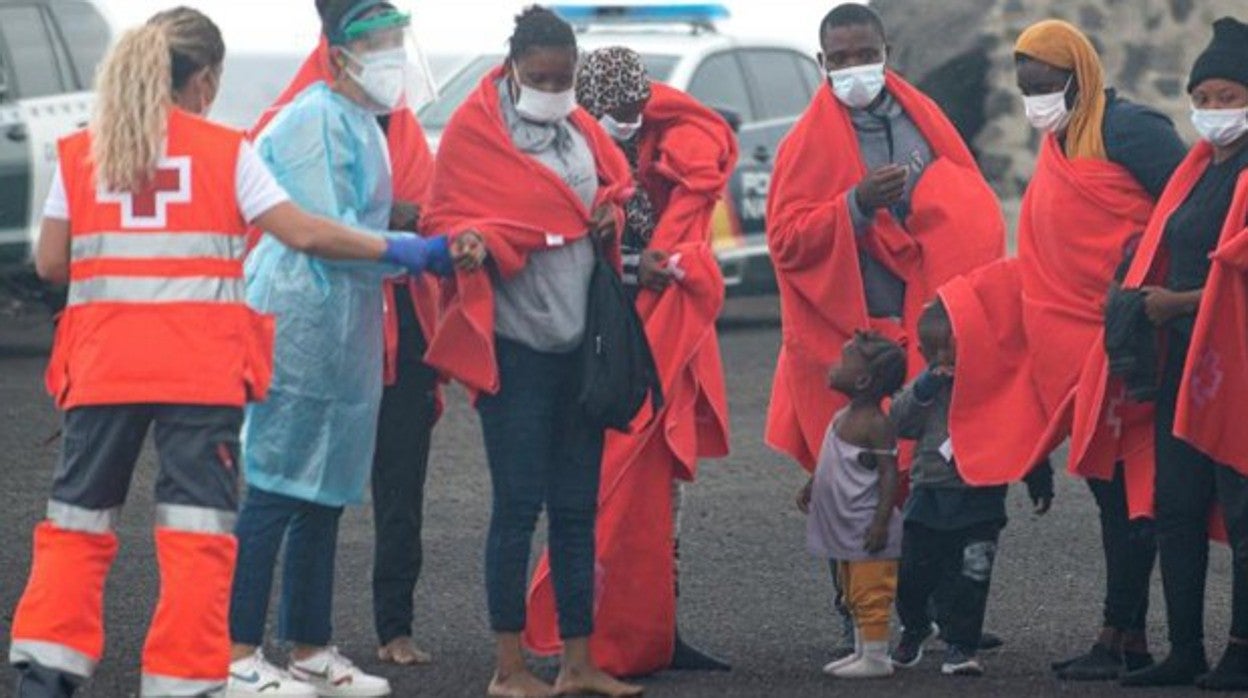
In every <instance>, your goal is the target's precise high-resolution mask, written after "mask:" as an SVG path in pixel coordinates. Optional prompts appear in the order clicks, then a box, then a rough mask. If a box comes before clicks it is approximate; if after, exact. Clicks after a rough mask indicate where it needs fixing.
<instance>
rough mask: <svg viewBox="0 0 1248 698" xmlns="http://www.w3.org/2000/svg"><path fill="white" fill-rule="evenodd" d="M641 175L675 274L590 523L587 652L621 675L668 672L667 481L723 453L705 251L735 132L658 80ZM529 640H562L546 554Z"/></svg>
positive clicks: (651, 308) (547, 650) (552, 643)
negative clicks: (630, 425) (593, 564)
mask: <svg viewBox="0 0 1248 698" xmlns="http://www.w3.org/2000/svg"><path fill="white" fill-rule="evenodd" d="M644 119H645V123H646V127H645V128H644V129H643V130H642V132H641V136H640V137H641V141H640V148H639V155H640V157H639V164H638V179H639V180H640V182H641V185H642V186H643V187H645V190H646V192H647V194H648V195H649V196H650V198H651V201H652V203H653V204H654V205H655V210H657V211H659V212H661V215H660V217H659V220H658V225H657V227H656V229H655V232H654V237H653V238H652V240H651V243H650V247H651V248H653V249H656V250H662V251H664V252H667V253H669V254H671V255H673V259H674V260H675V261H674V262H673V264H674V268H675V269H676V270H678V271H677V273H678V274H679V280H678V281H677V282H676V283H675V284H674V285H673V286H671V287H670V288H669V289H668V290H667V291H665V292H664V293H662V294H656V293H653V292H651V291H642V293H641V294H640V295H639V296H638V299H637V310H638V312H639V314H640V315H641V318H642V320H643V321H644V323H645V327H646V335H647V336H648V337H649V339H650V346H651V348H652V350H653V351H654V356H655V362H656V364H657V365H658V369H659V376H660V379H661V380H662V383H663V395H664V398H665V404H664V406H663V408H662V412H661V413H660V414H659V415H658V417H657V419H655V420H653V421H650V416H651V415H649V414H645V413H644V411H643V414H642V415H639V417H638V421H637V424H638V425H642V424H646V425H647V426H645V427H638V428H637V430H636V431H635V432H634V433H631V434H620V433H616V432H611V433H608V435H607V441H606V446H605V449H604V453H603V465H602V484H601V488H600V492H599V510H598V524H597V532H596V538H597V563H598V565H597V574H598V579H597V593H596V595H595V602H596V607H595V615H594V635H593V637H592V638H591V639H590V650H591V652H592V653H593V657H594V661H595V662H596V663H597V664H598V665H599V666H600V667H602V668H603V669H604V670H606V671H608V672H610V673H612V674H616V675H621V676H635V675H641V674H648V673H651V672H654V671H657V670H659V669H663V668H666V667H667V666H668V665H669V664H670V663H671V659H672V651H673V640H674V638H675V634H676V599H675V569H674V559H673V555H674V551H673V548H672V535H673V521H672V487H673V480H674V479H677V478H678V479H681V480H693V479H694V476H695V475H696V472H697V462H698V459H699V458H716V457H722V456H725V455H727V454H728V400H727V395H726V393H725V389H724V376H723V367H722V365H721V363H720V355H719V340H718V338H717V337H716V334H715V319H716V318H717V317H718V316H719V311H720V308H721V307H722V306H723V300H724V281H723V276H722V275H721V273H720V270H719V265H718V263H717V262H716V260H715V256H714V254H712V252H711V245H710V227H711V214H712V212H713V210H714V207H715V203H716V201H717V200H718V199H719V198H720V197H721V196H722V194H723V191H724V188H725V187H726V186H727V183H728V178H729V176H731V174H732V171H733V167H734V166H735V164H736V160H737V146H736V138H735V136H734V135H733V133H732V130H731V128H730V127H729V126H728V124H727V123H725V122H724V121H723V119H721V118H720V117H719V116H718V115H717V114H715V113H714V112H712V111H710V110H709V109H707V108H705V107H703V106H702V105H700V104H699V103H697V102H696V101H695V100H694V99H693V98H691V97H689V96H687V95H685V94H684V93H682V92H679V91H677V90H674V89H672V88H670V87H666V86H664V85H661V84H657V83H656V84H654V85H653V92H652V96H651V99H650V101H649V103H648V104H647V106H646V109H645V112H644ZM524 639H525V642H526V644H527V645H528V646H529V647H530V648H531V649H533V650H534V651H536V652H539V653H542V654H553V653H555V652H558V651H559V650H560V648H561V643H560V640H559V629H558V623H557V620H556V613H555V598H554V590H553V586H552V584H551V579H550V562H549V558H548V557H547V556H545V555H543V556H542V559H541V561H540V562H539V563H538V567H537V572H536V574H535V575H534V579H533V585H532V587H531V589H530V593H529V613H528V623H527V625H526V628H525V634H524Z"/></svg>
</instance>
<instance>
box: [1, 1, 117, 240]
mask: <svg viewBox="0 0 1248 698" xmlns="http://www.w3.org/2000/svg"><path fill="white" fill-rule="evenodd" d="M109 38H110V37H109V30H108V26H107V24H106V23H105V22H104V20H103V18H102V17H100V15H99V14H98V12H97V11H96V10H95V8H94V7H92V6H91V5H90V4H88V3H86V2H81V1H78V0H61V1H60V2H54V3H33V2H32V3H21V2H17V3H6V4H3V5H0V39H2V40H3V43H4V45H5V47H6V54H7V55H6V58H7V60H8V62H9V64H10V66H11V72H12V73H13V80H14V83H13V84H14V87H15V89H14V93H15V95H16V97H17V107H18V109H19V111H20V113H21V118H22V120H23V127H24V129H25V141H26V145H27V149H28V158H29V163H30V164H29V184H28V185H27V186H28V196H27V203H26V211H27V216H26V218H27V222H26V225H25V226H24V231H23V232H24V240H25V241H26V243H27V245H28V246H29V248H30V249H33V246H34V241H35V239H36V236H37V235H38V219H39V216H38V215H37V214H38V213H39V211H40V210H41V209H42V207H43V201H44V199H45V198H47V193H48V188H49V186H50V185H51V182H52V174H53V172H54V171H55V169H56V159H57V155H56V142H57V140H58V139H60V138H61V137H62V136H65V135H67V134H69V133H71V132H73V131H75V130H77V129H79V128H82V127H84V126H86V125H87V122H88V120H89V119H90V113H91V104H92V96H91V93H90V92H89V87H90V81H91V79H92V78H93V76H94V71H95V65H96V64H97V63H98V62H99V59H100V57H101V56H102V54H103V51H104V49H105V48H106V46H107V44H108V41H109ZM31 214H34V215H31Z"/></svg>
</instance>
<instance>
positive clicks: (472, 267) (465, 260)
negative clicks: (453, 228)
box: [451, 230, 487, 271]
mask: <svg viewBox="0 0 1248 698" xmlns="http://www.w3.org/2000/svg"><path fill="white" fill-rule="evenodd" d="M486 254H487V250H486V248H485V241H484V240H482V239H481V234H480V233H478V232H477V231H475V230H466V231H464V232H462V233H460V234H459V235H456V236H455V240H454V241H453V242H452V243H451V259H452V260H454V261H455V268H456V269H458V270H460V271H476V270H477V269H480V268H481V265H482V264H484V263H485V257H486Z"/></svg>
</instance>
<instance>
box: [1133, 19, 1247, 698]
mask: <svg viewBox="0 0 1248 698" xmlns="http://www.w3.org/2000/svg"><path fill="white" fill-rule="evenodd" d="M1213 29H1214V36H1213V41H1212V42H1211V43H1210V44H1209V47H1208V48H1207V49H1205V51H1204V53H1202V54H1201V55H1200V57H1199V58H1197V59H1196V64H1195V66H1194V67H1193V68H1192V75H1191V80H1190V82H1189V83H1188V86H1187V88H1188V93H1189V94H1190V95H1191V98H1192V123H1193V125H1194V126H1195V127H1196V130H1197V131H1198V132H1200V135H1201V141H1200V142H1199V143H1197V144H1196V146H1195V147H1194V148H1193V149H1192V151H1191V153H1189V155H1188V157H1187V159H1186V160H1185V161H1184V162H1183V164H1182V165H1180V166H1179V168H1178V170H1176V171H1175V173H1174V175H1173V177H1172V178H1171V180H1170V184H1169V186H1168V187H1167V188H1166V190H1165V192H1163V193H1162V195H1161V199H1160V201H1159V202H1158V205H1157V208H1156V209H1155V211H1154V214H1153V218H1152V220H1151V221H1150V223H1149V226H1148V230H1147V232H1146V233H1145V238H1144V242H1143V243H1141V245H1140V252H1139V254H1138V255H1137V258H1136V260H1135V262H1134V264H1133V265H1132V270H1131V272H1130V273H1128V276H1127V283H1128V285H1133V284H1134V285H1138V286H1139V287H1140V289H1141V290H1142V291H1143V293H1144V294H1145V307H1146V310H1147V312H1148V317H1149V319H1150V320H1152V321H1153V324H1154V325H1156V326H1157V328H1158V335H1159V337H1160V339H1161V344H1160V346H1162V347H1163V348H1164V352H1163V353H1164V355H1165V358H1164V359H1163V360H1162V369H1161V381H1160V382H1161V385H1160V387H1159V390H1158V393H1157V399H1156V412H1155V422H1156V431H1155V437H1156V445H1155V449H1156V451H1155V454H1156V465H1157V474H1156V494H1155V504H1156V535H1157V547H1158V551H1159V553H1160V556H1161V574H1162V584H1163V587H1164V590H1165V599H1166V619H1167V624H1168V631H1169V638H1170V656H1169V657H1167V658H1166V660H1165V661H1163V662H1161V663H1160V664H1157V665H1154V666H1152V667H1150V668H1147V669H1143V670H1141V671H1138V672H1135V673H1133V674H1128V675H1127V676H1126V677H1124V678H1123V680H1122V683H1123V684H1124V685H1127V686H1178V685H1189V686H1190V685H1192V684H1193V683H1195V684H1197V685H1198V686H1200V687H1201V688H1204V689H1208V690H1222V691H1237V690H1248V477H1245V473H1248V454H1244V453H1233V452H1234V451H1237V450H1240V449H1235V448H1228V446H1229V444H1228V443H1227V442H1229V441H1231V440H1232V439H1233V438H1234V437H1233V436H1231V431H1225V430H1224V431H1223V432H1221V435H1220V436H1218V437H1217V438H1214V439H1212V440H1211V439H1208V438H1195V437H1193V433H1194V432H1193V430H1192V428H1191V427H1192V425H1193V424H1195V423H1197V422H1198V421H1202V420H1203V422H1204V423H1208V422H1210V421H1215V422H1218V423H1219V424H1221V423H1229V422H1228V421H1227V420H1235V419H1242V414H1243V411H1244V408H1245V407H1248V395H1244V394H1242V392H1240V391H1237V390H1226V389H1222V390H1219V387H1218V386H1219V385H1222V384H1225V383H1228V382H1230V381H1228V380H1224V379H1221V378H1218V377H1216V376H1215V375H1213V373H1216V371H1214V372H1213V373H1211V372H1210V371H1209V370H1208V369H1209V368H1210V367H1211V366H1213V367H1215V368H1218V370H1229V371H1238V370H1240V369H1239V367H1238V366H1237V365H1224V366H1220V367H1219V363H1220V362H1219V360H1218V358H1217V354H1215V353H1214V351H1212V349H1213V347H1214V345H1211V344H1209V343H1208V342H1207V341H1205V340H1206V338H1207V337H1209V336H1210V334H1211V330H1210V329H1209V328H1210V327H1211V326H1214V325H1220V326H1224V327H1225V326H1227V325H1226V323H1231V325H1230V326H1233V327H1240V328H1242V327H1244V326H1245V325H1248V316H1245V312H1244V309H1243V308H1242V307H1239V308H1237V307H1236V306H1235V304H1233V303H1224V302H1223V303H1220V302H1218V301H1216V300H1215V299H1216V298H1217V291H1216V290H1215V289H1216V288H1220V287H1221V286H1220V284H1221V283H1222V281H1223V280H1224V279H1226V278H1227V277H1228V275H1229V276H1231V277H1232V279H1233V281H1232V283H1244V281H1243V280H1242V275H1243V274H1244V273H1245V272H1244V270H1243V269H1236V268H1234V267H1230V266H1226V263H1225V262H1224V261H1223V257H1224V255H1223V251H1224V250H1226V249H1227V247H1226V245H1227V242H1228V241H1230V240H1232V239H1238V240H1239V242H1241V243H1242V242H1243V236H1245V235H1248V230H1246V229H1245V226H1246V225H1248V25H1246V24H1244V23H1243V22H1239V21H1237V20H1235V19H1232V18H1229V17H1227V18H1223V19H1220V20H1218V21H1217V22H1215V23H1214V25H1213ZM1215 250H1217V251H1218V252H1219V254H1218V255H1215V256H1216V257H1217V258H1218V259H1217V260H1214V259H1211V254H1212V253H1214V252H1215ZM1216 265H1222V267H1221V268H1219V269H1217V273H1218V274H1219V276H1217V277H1213V279H1214V280H1216V281H1217V284H1211V283H1210V282H1211V277H1210V273H1211V271H1212V270H1214V268H1215V266H1216ZM1235 279H1238V280H1235ZM1207 287H1208V288H1207ZM1194 340H1196V341H1195V342H1194ZM1189 350H1192V351H1191V353H1192V354H1193V359H1192V361H1190V362H1189V361H1188V354H1189ZM1210 359H1212V361H1210ZM1176 417H1177V418H1178V419H1177V421H1176ZM1232 431H1233V429H1232ZM1176 434H1182V435H1183V437H1184V438H1182V439H1181V438H1180V437H1179V436H1178V435H1176ZM1215 454H1216V457H1215ZM1215 503H1216V504H1219V505H1221V507H1222V512H1223V517H1224V520H1225V522H1226V528H1227V534H1228V539H1229V543H1230V546H1231V552H1232V556H1233V564H1232V573H1231V580H1232V597H1231V607H1232V618H1231V629H1230V640H1229V643H1228V645H1227V648H1226V653H1225V654H1224V655H1223V657H1222V660H1221V661H1220V662H1219V663H1218V665H1217V667H1216V668H1215V669H1214V670H1213V671H1212V672H1209V670H1208V664H1207V663H1206V658H1205V648H1204V644H1203V642H1204V622H1203V615H1204V594H1205V577H1206V574H1207V568H1208V564H1209V542H1208V538H1209V511H1210V508H1211V507H1212V506H1213V505H1214V504H1215Z"/></svg>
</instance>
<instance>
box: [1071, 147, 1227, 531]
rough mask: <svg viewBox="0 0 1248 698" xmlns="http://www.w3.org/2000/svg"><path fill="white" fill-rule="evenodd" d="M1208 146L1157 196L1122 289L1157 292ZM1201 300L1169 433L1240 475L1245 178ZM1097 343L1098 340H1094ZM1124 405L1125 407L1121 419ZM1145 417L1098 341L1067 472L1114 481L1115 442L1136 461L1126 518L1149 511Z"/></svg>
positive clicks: (1147, 408) (1078, 401)
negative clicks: (1179, 213)
mask: <svg viewBox="0 0 1248 698" xmlns="http://www.w3.org/2000/svg"><path fill="white" fill-rule="evenodd" d="M1212 156H1213V149H1212V147H1211V146H1210V145H1209V144H1208V143H1207V142H1204V141H1202V142H1200V143H1198V144H1196V146H1195V147H1194V148H1192V151H1191V152H1190V153H1189V154H1188V156H1187V158H1186V159H1185V160H1184V161H1183V163H1182V164H1181V165H1179V168H1178V169H1177V170H1175V173H1174V176H1173V177H1171V178H1170V183H1169V185H1168V186H1167V187H1166V190H1165V191H1164V192H1163V193H1162V195H1161V199H1160V200H1159V201H1158V202H1157V209H1156V211H1155V212H1154V213H1153V217H1152V218H1151V219H1150V221H1149V224H1148V228H1147V230H1146V231H1145V234H1144V240H1143V241H1142V242H1141V243H1140V248H1139V251H1138V252H1137V253H1136V256H1135V260H1134V261H1133V263H1132V264H1131V269H1130V270H1129V271H1128V272H1127V277H1126V280H1125V282H1124V284H1123V286H1124V287H1125V288H1139V287H1141V286H1164V285H1165V270H1166V264H1167V259H1166V252H1165V246H1164V245H1163V244H1162V242H1163V237H1164V234H1165V228H1166V223H1167V221H1169V220H1170V216H1171V215H1172V214H1173V213H1174V212H1175V210H1176V209H1178V208H1179V206H1180V205H1182V203H1183V201H1184V200H1186V199H1187V196H1188V194H1190V193H1191V191H1192V188H1193V187H1195V185H1196V182H1197V181H1198V180H1199V179H1200V176H1201V175H1202V174H1204V172H1205V169H1206V168H1207V167H1208V166H1209V163H1210V161H1211V160H1212ZM1212 259H1213V265H1212V269H1211V271H1210V274H1209V280H1208V282H1207V283H1206V284H1205V290H1204V294H1203V295H1202V296H1201V301H1200V309H1199V311H1198V312H1197V315H1196V327H1195V330H1194V332H1193V335H1192V344H1191V348H1190V349H1189V351H1188V358H1187V365H1186V367H1185V369H1184V374H1183V383H1182V386H1181V388H1180V390H1179V398H1178V404H1177V405H1176V406H1175V411H1176V415H1175V421H1174V433H1175V435H1176V436H1178V437H1179V438H1181V439H1183V440H1185V441H1187V442H1189V443H1191V444H1192V445H1193V446H1194V447H1196V448H1198V449H1200V450H1201V451H1202V452H1204V453H1206V454H1208V455H1209V456H1210V457H1211V458H1213V459H1214V460H1216V461H1218V462H1220V463H1223V464H1225V465H1228V466H1230V467H1232V468H1234V469H1235V470H1236V471H1238V472H1239V473H1241V474H1245V475H1248V429H1244V426H1243V415H1244V410H1245V408H1246V407H1248V333H1246V332H1245V331H1244V328H1245V327H1248V173H1244V174H1241V175H1240V177H1239V182H1238V185H1237V187H1236V189H1235V197H1234V199H1233V201H1232V203H1231V208H1230V212H1229V215H1228V216H1227V220H1226V224H1225V225H1224V226H1223V228H1222V235H1221V237H1220V239H1219V242H1218V245H1217V247H1216V248H1215V250H1214V252H1213V254H1212ZM1102 336H1103V335H1102ZM1124 407H1125V408H1128V409H1126V410H1125V411H1124ZM1153 420H1154V416H1153V409H1152V406H1151V404H1150V405H1137V404H1132V403H1129V402H1128V401H1127V400H1126V398H1125V391H1124V389H1123V386H1122V382H1121V381H1120V380H1119V379H1118V378H1116V377H1114V376H1112V375H1110V373H1109V365H1108V359H1107V358H1106V355H1105V350H1104V343H1103V340H1102V338H1101V337H1098V338H1097V341H1096V344H1095V345H1094V348H1093V352H1092V354H1091V356H1089V358H1088V361H1087V363H1086V364H1085V365H1084V370H1083V373H1082V374H1081V376H1080V380H1079V385H1078V388H1077V392H1076V396H1075V417H1074V427H1073V433H1072V435H1071V448H1070V462H1071V469H1072V470H1074V471H1075V472H1077V473H1079V474H1082V475H1084V476H1086V477H1099V478H1108V477H1111V476H1112V473H1113V467H1114V461H1115V460H1116V459H1119V458H1121V456H1122V447H1121V445H1120V444H1121V443H1122V442H1123V441H1124V440H1126V441H1127V442H1128V443H1130V444H1133V445H1137V448H1138V450H1140V451H1141V452H1142V455H1141V456H1140V457H1139V458H1138V459H1137V461H1138V462H1137V464H1135V465H1134V466H1133V467H1131V465H1130V464H1129V467H1128V468H1127V470H1126V474H1127V494H1128V499H1129V504H1130V506H1131V513H1132V515H1133V516H1150V515H1151V514H1152V512H1153V488H1154V467H1155V462H1154V454H1153V438H1152V435H1153V428H1154V427H1153Z"/></svg>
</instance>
